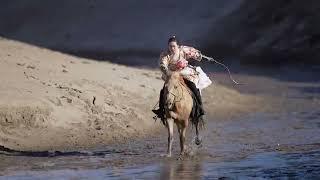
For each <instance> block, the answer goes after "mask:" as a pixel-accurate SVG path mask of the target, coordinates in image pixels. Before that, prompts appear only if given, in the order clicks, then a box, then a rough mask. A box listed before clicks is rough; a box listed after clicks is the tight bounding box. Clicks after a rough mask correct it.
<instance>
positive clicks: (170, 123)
mask: <svg viewBox="0 0 320 180" xmlns="http://www.w3.org/2000/svg"><path fill="white" fill-rule="evenodd" d="M167 127H168V150H167V156H168V157H171V149H172V141H173V119H171V118H168V119H167Z"/></svg>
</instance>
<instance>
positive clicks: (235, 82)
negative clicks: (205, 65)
mask: <svg viewBox="0 0 320 180" xmlns="http://www.w3.org/2000/svg"><path fill="white" fill-rule="evenodd" d="M201 55H202V57H203V58H205V59H207V60H208V61H210V62H215V63H217V64H219V65H221V66H223V67H224V68H225V69H226V70H227V71H228V73H229V78H230V79H231V80H232V81H233V83H234V84H236V85H243V83H239V82H237V81H236V80H234V79H233V77H232V75H231V72H230V70H229V68H228V67H227V66H226V65H224V64H223V63H221V62H219V61H217V60H215V59H213V58H212V57H208V56H205V55H203V54H201Z"/></svg>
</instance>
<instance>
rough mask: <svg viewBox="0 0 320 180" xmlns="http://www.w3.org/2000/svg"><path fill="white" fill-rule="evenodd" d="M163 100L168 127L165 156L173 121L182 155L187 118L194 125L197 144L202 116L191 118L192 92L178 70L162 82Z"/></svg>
mask: <svg viewBox="0 0 320 180" xmlns="http://www.w3.org/2000/svg"><path fill="white" fill-rule="evenodd" d="M164 102H165V120H164V124H165V126H166V127H167V129H168V150H167V156H168V157H171V149H172V141H173V124H174V123H175V124H176V125H177V128H178V132H179V136H180V150H181V151H180V156H182V155H184V153H185V138H186V131H187V128H188V125H189V120H190V121H191V123H192V124H193V125H194V126H195V127H196V136H197V137H196V144H197V145H199V144H200V143H201V141H200V139H199V125H203V120H202V118H200V119H191V117H190V114H191V111H192V107H193V98H192V92H191V90H190V89H189V88H188V87H187V85H186V84H185V82H184V79H183V77H182V76H181V75H180V73H179V72H172V73H171V74H169V75H168V78H167V80H166V81H165V84H164Z"/></svg>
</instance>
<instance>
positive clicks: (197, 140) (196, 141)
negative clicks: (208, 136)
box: [195, 137, 202, 146]
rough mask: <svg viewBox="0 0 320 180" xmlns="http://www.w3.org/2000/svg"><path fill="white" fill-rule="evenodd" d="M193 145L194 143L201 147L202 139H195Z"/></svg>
mask: <svg viewBox="0 0 320 180" xmlns="http://www.w3.org/2000/svg"><path fill="white" fill-rule="evenodd" d="M195 143H196V145H198V146H199V145H201V143H202V139H200V138H198V137H196V140H195Z"/></svg>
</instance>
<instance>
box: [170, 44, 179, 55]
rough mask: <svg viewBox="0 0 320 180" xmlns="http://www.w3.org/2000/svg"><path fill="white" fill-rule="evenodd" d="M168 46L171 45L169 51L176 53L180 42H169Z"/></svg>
mask: <svg viewBox="0 0 320 180" xmlns="http://www.w3.org/2000/svg"><path fill="white" fill-rule="evenodd" d="M168 46H169V51H170V53H176V52H177V51H178V48H179V47H178V44H177V42H170V43H169V44H168Z"/></svg>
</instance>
